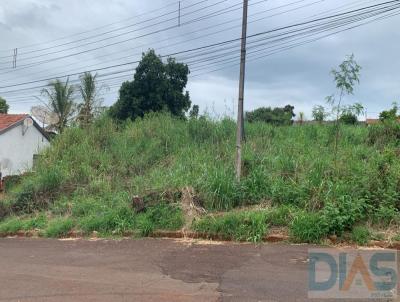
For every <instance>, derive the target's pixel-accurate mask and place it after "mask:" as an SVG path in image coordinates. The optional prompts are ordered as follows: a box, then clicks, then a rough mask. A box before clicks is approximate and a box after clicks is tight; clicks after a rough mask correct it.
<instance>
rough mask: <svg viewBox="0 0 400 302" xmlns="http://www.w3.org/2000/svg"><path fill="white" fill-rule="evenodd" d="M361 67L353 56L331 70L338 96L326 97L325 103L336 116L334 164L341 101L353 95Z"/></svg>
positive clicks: (338, 133) (358, 80)
mask: <svg viewBox="0 0 400 302" xmlns="http://www.w3.org/2000/svg"><path fill="white" fill-rule="evenodd" d="M360 71H361V66H360V65H358V63H357V62H356V60H355V58H354V54H352V55H350V56H347V57H346V59H345V60H344V61H343V62H342V63H341V64H340V65H339V69H338V70H336V69H333V70H332V71H331V74H332V75H333V78H334V82H335V83H336V88H337V89H338V91H339V96H338V97H336V95H331V96H328V97H327V102H328V104H330V105H331V106H332V113H333V114H334V115H335V116H336V122H335V149H334V155H335V164H336V162H337V149H338V142H339V135H340V123H339V119H340V115H341V113H342V112H343V111H342V106H341V105H342V101H343V97H344V96H345V95H352V94H353V93H354V86H355V85H356V84H358V83H360Z"/></svg>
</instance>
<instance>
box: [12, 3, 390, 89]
mask: <svg viewBox="0 0 400 302" xmlns="http://www.w3.org/2000/svg"><path fill="white" fill-rule="evenodd" d="M393 2H396V1H389V2H387V3H393ZM371 7H375V6H371ZM396 8H398V6H392V10H393V9H396ZM382 9H385V8H382ZM386 9H390V8H389V7H386ZM355 11H360V10H355ZM353 12H354V11H353ZM371 12H373V11H370V12H368V13H371ZM349 13H350V12H349ZM346 14H348V13H346ZM343 15H345V14H338V15H335V16H343ZM359 15H361V13H360V14H358V15H356V16H359ZM332 17H333V16H330V17H327V18H323V19H318V20H326V19H331V18H332ZM350 17H354V16H350ZM341 19H344V18H341ZM341 19H337V20H333V21H329V22H331V23H332V22H338V21H341ZM314 21H315V20H314ZM310 22H312V21H308V22H303V23H302V24H309V23H310ZM325 26H326V25H325ZM292 27H293V25H291V26H287V27H285V28H292ZM277 30H278V29H275V30H272V31H269V32H276V31H277ZM314 30H315V29H314ZM260 34H261V33H257V34H255V35H251V36H249V37H254V36H259V35H260ZM274 37H276V36H274ZM263 39H265V38H263ZM236 40H237V39H236ZM261 40H262V39H261ZM228 42H229V41H228ZM255 42H257V41H255ZM222 43H227V41H224V42H222ZM215 45H221V44H220V43H218V44H214V45H213V46H215ZM211 46H212V45H211ZM208 47H210V45H208V46H204V47H201V48H200V49H206V48H208ZM189 51H193V50H187V51H185V52H189ZM176 54H178V53H175V55H176ZM167 56H169V55H167ZM164 57H165V56H164ZM129 71H131V70H127V71H123V72H129ZM119 73H121V71H118V72H112V73H109V74H110V75H113V74H119ZM102 76H103V75H102ZM105 76H107V75H105ZM42 87H43V86H42ZM28 89H32V88H28ZM19 91H20V90H19Z"/></svg>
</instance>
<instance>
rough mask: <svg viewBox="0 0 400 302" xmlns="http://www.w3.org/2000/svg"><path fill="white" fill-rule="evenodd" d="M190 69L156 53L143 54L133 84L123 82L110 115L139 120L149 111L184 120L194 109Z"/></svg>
mask: <svg viewBox="0 0 400 302" xmlns="http://www.w3.org/2000/svg"><path fill="white" fill-rule="evenodd" d="M188 75H189V68H188V66H187V65H185V64H182V63H177V62H176V61H175V59H173V58H169V59H168V60H167V63H164V62H163V61H162V59H161V58H160V57H159V56H157V55H156V53H155V51H154V50H149V51H148V52H147V53H144V54H143V56H142V60H141V62H140V63H139V65H138V67H137V68H136V73H135V75H134V79H133V81H127V82H124V83H123V84H122V86H121V88H120V91H119V99H118V101H117V102H116V103H115V104H114V105H113V106H112V107H111V109H110V114H111V116H112V117H114V118H117V119H121V120H124V119H129V118H130V119H136V118H138V117H143V116H144V115H145V114H146V113H148V112H157V111H169V112H170V113H172V114H173V115H175V116H178V117H182V118H183V117H184V116H185V112H187V111H188V110H189V108H190V106H191V101H190V97H189V93H188V92H187V91H185V88H186V84H187V81H188Z"/></svg>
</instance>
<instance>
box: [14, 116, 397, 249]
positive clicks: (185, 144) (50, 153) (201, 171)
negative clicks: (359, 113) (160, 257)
mask: <svg viewBox="0 0 400 302" xmlns="http://www.w3.org/2000/svg"><path fill="white" fill-rule="evenodd" d="M393 127H394V129H391V130H390V131H387V130H385V128H379V127H378V128H367V127H363V126H342V127H341V133H340V140H339V147H338V155H337V163H336V164H335V163H334V154H333V151H332V150H333V144H334V132H333V131H332V126H330V125H303V126H282V127H276V126H271V125H268V124H263V123H252V124H246V138H247V142H246V144H245V145H244V154H243V157H244V163H245V165H244V174H245V175H244V177H243V180H242V182H241V183H237V182H236V181H235V176H234V164H233V163H234V153H235V123H234V122H233V121H232V120H230V119H222V120H219V121H212V120H210V119H207V118H200V119H192V120H189V121H184V120H179V119H175V118H173V117H171V116H169V115H165V114H152V115H149V116H147V117H145V118H143V119H139V120H137V121H135V122H131V121H128V122H125V123H123V124H117V123H115V122H113V121H112V120H110V119H108V118H101V119H99V120H97V121H96V122H95V123H94V125H93V126H91V127H90V128H89V129H86V130H85V129H80V128H71V129H68V130H67V131H65V133H64V134H63V135H61V136H59V137H57V138H56V139H55V140H54V142H53V144H52V146H51V148H50V149H48V150H47V151H46V152H45V154H44V155H43V156H42V157H41V161H40V162H39V164H38V167H37V171H36V173H35V174H33V175H30V176H28V177H26V178H25V179H24V180H23V181H22V183H21V184H20V185H18V186H17V187H16V188H14V189H13V191H12V193H11V194H10V195H9V201H8V202H7V205H9V208H10V209H11V212H12V213H14V214H18V213H33V212H35V211H40V210H43V209H48V210H49V211H50V212H51V213H53V214H54V215H64V216H65V215H67V216H71V217H74V219H76V223H77V226H78V227H80V228H82V229H83V230H85V231H86V232H91V231H93V230H97V231H104V232H113V231H117V232H123V231H125V230H127V229H131V228H135V227H138V224H139V225H141V228H142V229H143V233H148V232H150V231H151V230H152V228H154V225H151V226H149V225H146V223H148V221H147V222H146V221H142V222H140V223H138V222H137V221H138V217H136V216H137V215H135V214H133V212H132V209H131V208H130V201H131V198H132V196H135V195H139V196H146V195H148V194H150V193H153V192H163V191H168V190H171V189H172V190H174V189H180V188H183V187H186V186H192V187H194V189H195V191H196V193H197V194H198V196H199V198H200V199H201V200H202V201H203V202H204V204H205V206H206V208H207V209H208V210H210V211H216V210H230V209H233V208H235V207H238V206H245V205H254V204H258V203H261V202H265V201H267V202H270V203H271V204H273V205H286V206H289V207H296V208H299V209H302V210H304V211H305V212H310V213H317V214H316V215H321V216H324V217H325V218H326V220H327V224H328V225H327V226H326V230H325V229H324V230H323V231H324V232H328V233H334V234H341V233H342V232H343V231H346V230H349V229H351V228H352V226H353V225H354V224H355V223H357V222H358V221H361V220H366V219H369V218H371V219H377V218H378V217H379V218H378V219H380V220H384V219H382V215H386V214H385V213H389V214H390V215H392V216H391V217H389V218H387V219H386V220H385V223H386V224H389V223H391V222H393V221H398V218H397V217H398V216H397V213H398V212H397V211H398V209H399V208H400V160H399V154H400V152H399V149H398V148H399V144H398V142H397V136H396V135H397V132H396V131H398V130H399V129H397V128H396V127H395V126H393ZM396 129H397V130H396ZM399 133H400V131H399ZM385 135H386V136H385ZM164 212H165V211H164ZM389 214H388V215H389ZM311 218H312V219H314V217H313V216H312V217H311ZM311 218H310V219H311ZM312 219H311V220H312ZM283 220H284V219H283ZM304 220H305V218H304V217H303V218H301V219H300V218H298V220H297V222H296V223H298V224H301V222H303V221H304ZM139 221H140V219H139ZM160 221H164V220H162V219H161V220H160ZM153 222H154V221H153ZM165 223H166V224H167V225H170V224H169V222H165ZM282 223H284V221H283V222H282ZM179 224H180V223H179V219H175V220H174V222H172V223H171V225H172V226H173V227H174V228H176V227H177V226H178V225H179ZM159 226H160V225H159V224H158V225H157V227H159ZM316 240H317V239H316V238H310V240H309V241H311V242H314V241H316Z"/></svg>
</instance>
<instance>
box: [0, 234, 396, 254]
mask: <svg viewBox="0 0 400 302" xmlns="http://www.w3.org/2000/svg"><path fill="white" fill-rule="evenodd" d="M139 235H140V234H139V233H138V232H136V231H127V232H124V233H123V234H122V237H126V238H128V237H139ZM7 237H18V238H38V237H43V236H42V235H41V233H40V231H39V230H33V231H17V232H8V233H0V238H7ZM85 237H90V238H102V237H100V236H98V233H97V232H93V233H92V234H91V235H90V236H88V235H87V234H84V233H83V232H80V231H71V232H69V233H68V234H67V235H66V236H63V237H61V238H63V239H66V238H73V239H79V238H85ZM148 237H150V238H169V239H183V238H187V239H204V240H212V241H235V240H234V239H233V238H229V237H227V236H222V235H217V234H207V233H200V232H193V231H185V230H180V231H162V230H158V231H154V232H153V233H152V234H150V235H149V236H148ZM262 241H263V242H267V243H279V242H287V241H289V236H287V235H280V234H269V235H266V236H265V237H264V238H263V239H262ZM331 242H332V241H331ZM332 243H333V245H335V243H334V242H332ZM366 246H367V247H379V248H386V249H395V250H400V241H391V242H389V241H376V240H371V241H370V242H369V243H368V244H367V245H366Z"/></svg>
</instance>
